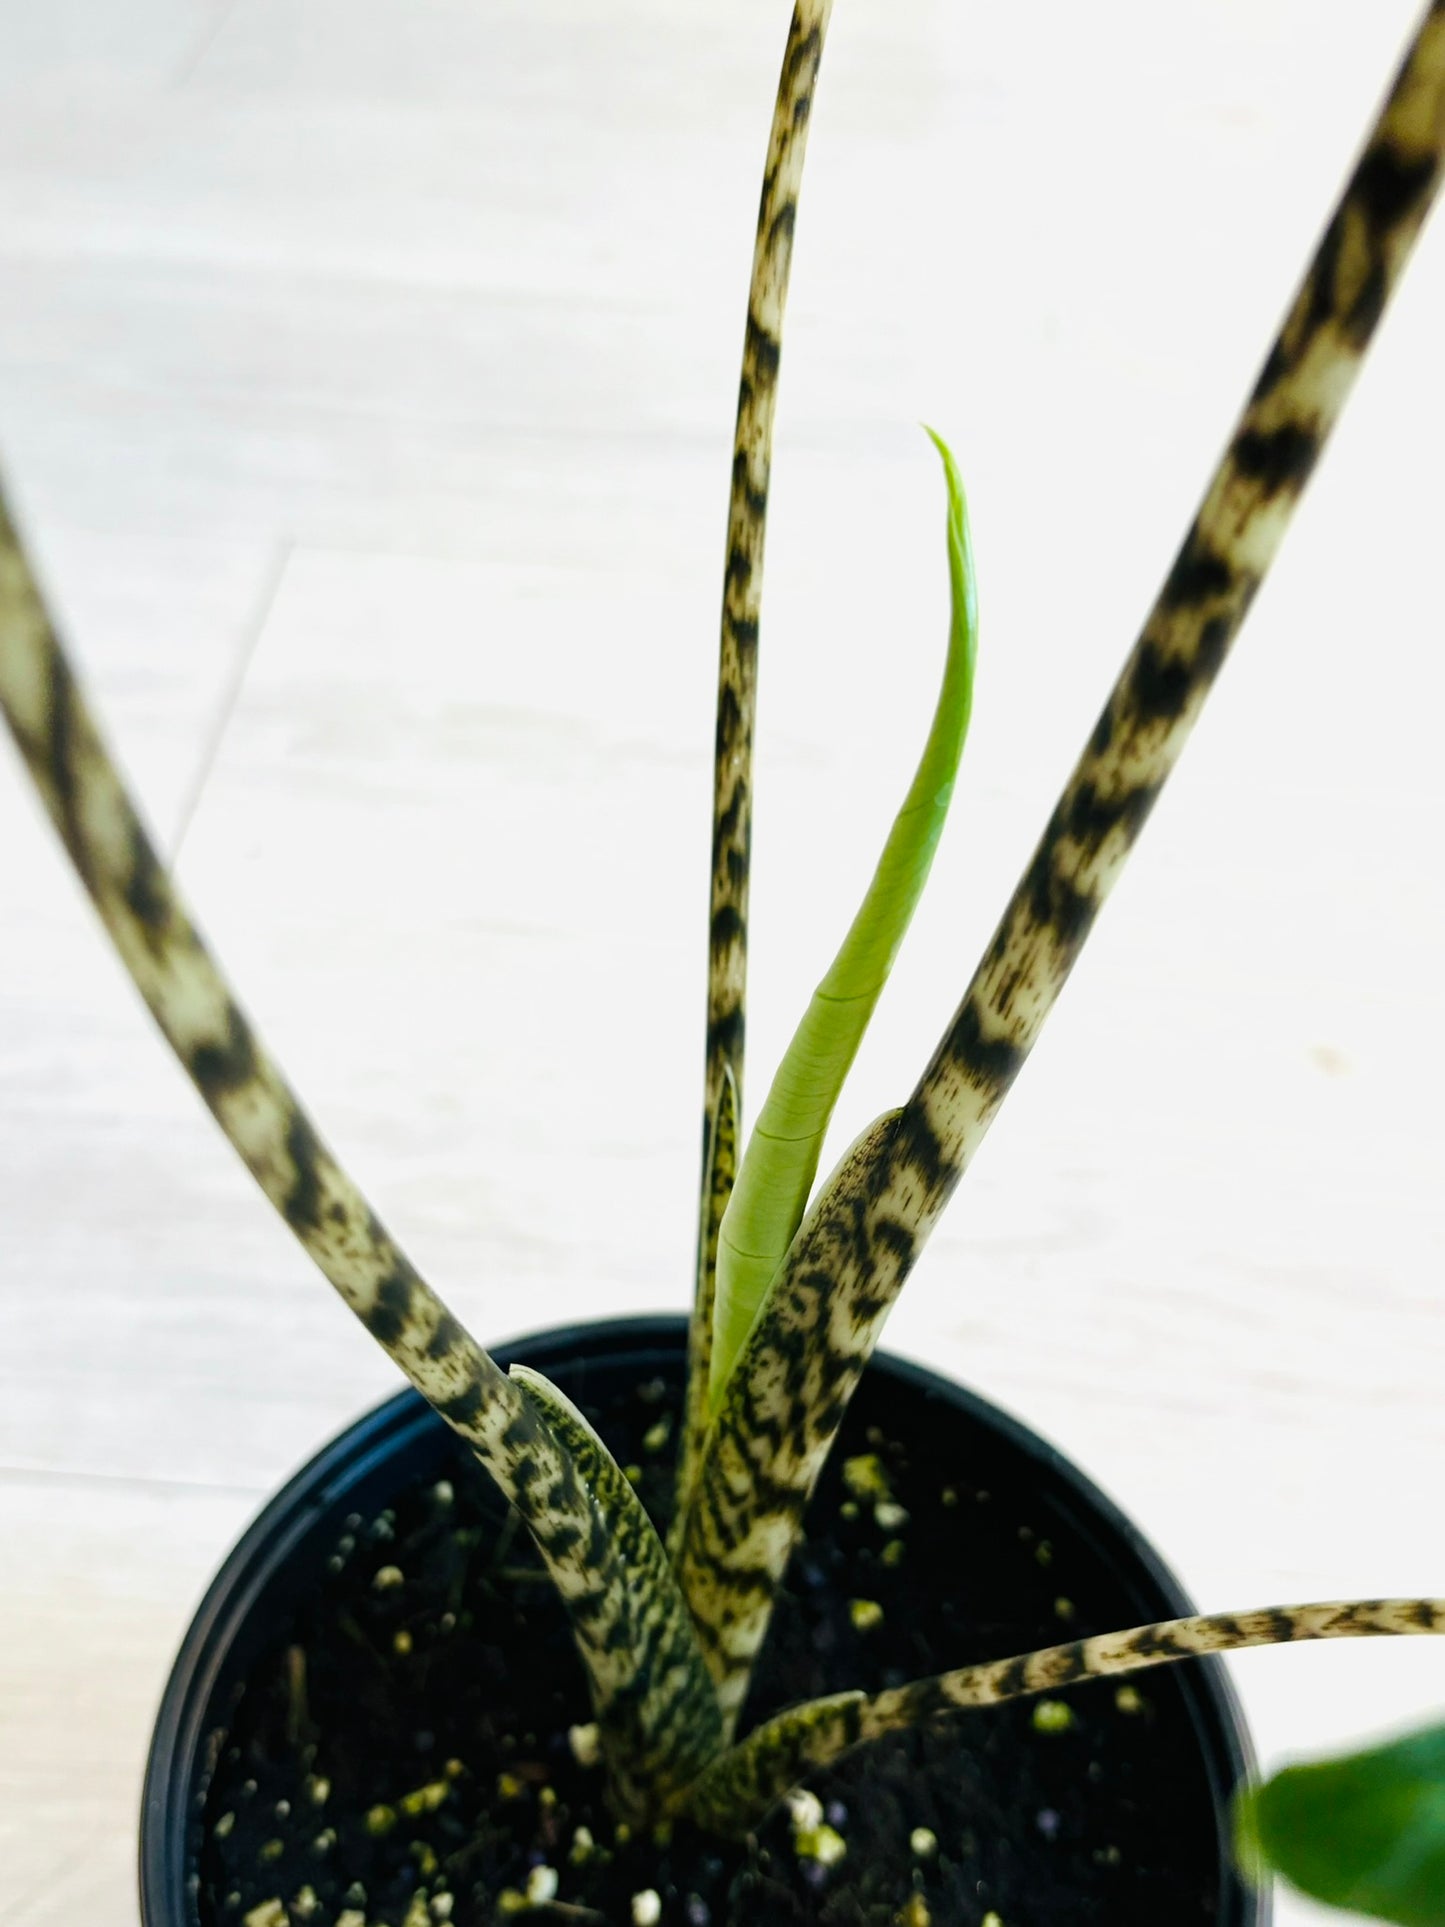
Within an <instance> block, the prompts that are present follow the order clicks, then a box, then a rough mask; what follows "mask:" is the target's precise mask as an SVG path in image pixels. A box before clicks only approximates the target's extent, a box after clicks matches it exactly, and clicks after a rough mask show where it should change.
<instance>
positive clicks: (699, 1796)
mask: <svg viewBox="0 0 1445 1927" xmlns="http://www.w3.org/2000/svg"><path fill="white" fill-rule="evenodd" d="M1442 1632H1445V1599H1367V1600H1353V1601H1347V1602H1329V1603H1325V1604H1319V1605H1307V1606H1269V1607H1266V1608H1264V1609H1263V1610H1262V1611H1257V1612H1243V1613H1207V1614H1203V1615H1199V1616H1196V1617H1193V1618H1189V1619H1166V1620H1163V1621H1161V1622H1159V1623H1157V1624H1155V1625H1152V1626H1136V1627H1134V1628H1133V1629H1132V1630H1131V1631H1129V1632H1122V1633H1101V1634H1099V1635H1097V1636H1096V1637H1095V1638H1092V1639H1076V1640H1072V1641H1070V1642H1069V1644H1067V1645H1064V1646H1049V1647H1046V1648H1045V1649H1044V1650H1043V1651H1041V1652H1037V1653H1026V1654H1024V1655H1022V1656H1021V1657H1020V1658H1017V1659H999V1660H991V1661H988V1662H986V1663H985V1664H983V1665H979V1666H963V1667H960V1668H959V1669H958V1670H957V1671H955V1672H950V1673H939V1674H937V1675H935V1676H934V1677H933V1678H931V1679H921V1680H915V1681H913V1682H912V1683H911V1684H909V1685H906V1686H898V1687H894V1688H892V1689H891V1690H890V1691H888V1692H884V1693H876V1694H874V1695H872V1696H871V1697H870V1696H869V1695H867V1694H865V1693H839V1694H836V1695H834V1696H832V1697H831V1698H828V1699H823V1700H814V1701H812V1702H811V1703H810V1704H808V1705H806V1706H795V1707H792V1708H790V1709H789V1710H788V1711H787V1712H785V1713H780V1714H778V1715H777V1717H776V1718H775V1719H771V1720H768V1721H767V1722H766V1723H765V1724H764V1725H762V1726H760V1727H757V1728H756V1729H755V1730H754V1731H753V1732H752V1733H750V1734H749V1735H748V1737H747V1738H746V1739H745V1740H744V1741H743V1742H742V1744H741V1745H739V1746H736V1747H733V1748H732V1749H731V1751H729V1752H728V1753H726V1754H724V1755H723V1757H722V1758H721V1759H720V1760H718V1761H717V1762H716V1763H715V1764H714V1765H712V1766H711V1767H709V1768H708V1770H707V1771H706V1772H705V1773H704V1774H703V1775H702V1777H701V1778H700V1779H699V1780H698V1782H697V1784H696V1785H695V1786H693V1787H691V1788H690V1789H689V1790H688V1791H687V1793H686V1794H684V1795H683V1797H682V1798H681V1800H680V1801H679V1802H678V1805H679V1807H680V1808H681V1809H682V1810H684V1811H685V1812H687V1813H688V1814H689V1815H690V1816H691V1817H692V1818H693V1819H694V1820H696V1821H697V1822H698V1823H699V1824H700V1825H702V1826H705V1827H709V1828H711V1829H712V1830H713V1831H714V1832H717V1833H725V1834H739V1833H743V1832H746V1831H747V1829H748V1828H749V1827H751V1826H752V1825H753V1824H754V1823H755V1822H756V1821H757V1820H758V1819H760V1818H761V1817H762V1815H763V1814H764V1813H766V1811H767V1810H768V1808H769V1807H770V1806H772V1805H773V1803H774V1802H775V1801H777V1800H780V1799H781V1798H782V1797H783V1795H784V1794H785V1793H787V1792H788V1791H789V1790H790V1789H791V1788H793V1787H795V1786H797V1785H798V1784H799V1782H800V1781H801V1780H802V1779H803V1778H804V1777H805V1776H806V1774H807V1773H808V1772H809V1771H810V1770H811V1769H815V1768H819V1767H825V1766H829V1765H831V1764H832V1763H833V1761H835V1760H837V1759H840V1758H841V1757H842V1756H843V1755H844V1754H845V1753H848V1752H850V1751H851V1750H852V1748H854V1747H855V1746H862V1745H864V1744H865V1743H866V1742H867V1741H869V1740H876V1739H879V1738H881V1737H882V1735H883V1734H885V1733H895V1732H897V1731H899V1730H900V1728H903V1727H909V1726H917V1725H919V1724H920V1723H921V1722H922V1721H924V1720H931V1719H936V1718H938V1717H939V1716H940V1715H942V1714H946V1713H955V1712H964V1711H968V1710H971V1709H974V1708H978V1707H986V1706H999V1705H1002V1704H1003V1703H1004V1702H1005V1701H1007V1700H1017V1699H1028V1698H1030V1697H1033V1696H1036V1695H1038V1694H1040V1693H1057V1692H1059V1691H1061V1690H1063V1689H1065V1688H1067V1687H1070V1686H1076V1685H1078V1684H1080V1683H1081V1682H1083V1681H1087V1680H1096V1679H1107V1678H1110V1677H1113V1676H1114V1675H1117V1674H1121V1673H1134V1672H1139V1671H1141V1670H1142V1669H1144V1668H1145V1667H1149V1666H1164V1665H1167V1664H1169V1663H1170V1662H1171V1661H1173V1660H1179V1659H1194V1658H1198V1657H1199V1656H1201V1655H1202V1654H1206V1653H1230V1652H1242V1651H1243V1650H1244V1649H1245V1648H1247V1647H1250V1646H1282V1645H1289V1644H1292V1643H1295V1642H1300V1641H1304V1640H1312V1639H1363V1638H1368V1637H1370V1636H1371V1635H1376V1634H1384V1635H1402V1634H1412V1633H1442Z"/></svg>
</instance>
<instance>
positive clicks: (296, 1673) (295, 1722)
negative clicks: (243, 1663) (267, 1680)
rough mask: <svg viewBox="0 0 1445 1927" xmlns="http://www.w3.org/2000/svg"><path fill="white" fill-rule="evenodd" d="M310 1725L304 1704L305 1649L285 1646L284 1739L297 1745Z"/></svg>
mask: <svg viewBox="0 0 1445 1927" xmlns="http://www.w3.org/2000/svg"><path fill="white" fill-rule="evenodd" d="M310 1725H311V1716H310V1714H309V1712H308V1711H307V1706H306V1649H305V1647H304V1646H288V1647H287V1648H286V1739H287V1742H288V1744H290V1745H291V1746H293V1747H299V1746H300V1744H301V1742H302V1739H303V1738H304V1737H305V1735H306V1733H307V1731H308V1729H309V1728H310Z"/></svg>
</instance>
